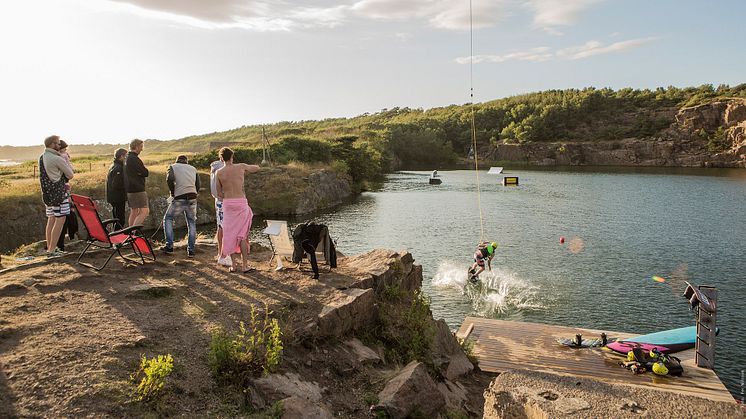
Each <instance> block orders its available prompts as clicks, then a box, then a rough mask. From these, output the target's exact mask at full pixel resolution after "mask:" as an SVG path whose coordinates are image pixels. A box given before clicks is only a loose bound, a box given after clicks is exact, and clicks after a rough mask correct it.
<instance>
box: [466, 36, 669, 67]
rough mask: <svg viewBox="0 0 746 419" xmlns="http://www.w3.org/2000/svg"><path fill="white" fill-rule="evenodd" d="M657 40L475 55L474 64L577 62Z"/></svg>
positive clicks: (593, 43) (590, 42) (467, 58)
mask: <svg viewBox="0 0 746 419" xmlns="http://www.w3.org/2000/svg"><path fill="white" fill-rule="evenodd" d="M657 39H658V38H652V37H651V38H639V39H630V40H627V41H621V42H614V43H613V44H609V45H604V44H602V43H601V42H599V41H588V42H586V43H585V44H583V45H579V46H574V47H568V48H562V49H558V50H556V51H552V50H551V48H549V47H537V48H531V49H529V50H526V51H518V52H511V53H509V54H505V55H475V56H474V63H475V64H478V63H485V62H488V63H503V62H506V61H531V62H542V61H549V60H554V59H562V60H579V59H582V58H588V57H592V56H594V55H600V54H609V53H613V52H620V51H625V50H628V49H633V48H637V47H640V46H642V45H645V44H649V43H651V42H653V41H655V40H657ZM470 61H471V60H470V57H468V56H467V57H458V58H456V62H457V63H459V64H469V63H470Z"/></svg>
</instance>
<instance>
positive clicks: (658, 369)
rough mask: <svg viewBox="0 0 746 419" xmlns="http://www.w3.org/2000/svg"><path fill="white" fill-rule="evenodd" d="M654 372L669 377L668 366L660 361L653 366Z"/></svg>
mask: <svg viewBox="0 0 746 419" xmlns="http://www.w3.org/2000/svg"><path fill="white" fill-rule="evenodd" d="M653 372H654V373H655V374H658V375H667V374H668V368H666V364H664V363H662V362H660V361H658V362H656V363H655V364H653Z"/></svg>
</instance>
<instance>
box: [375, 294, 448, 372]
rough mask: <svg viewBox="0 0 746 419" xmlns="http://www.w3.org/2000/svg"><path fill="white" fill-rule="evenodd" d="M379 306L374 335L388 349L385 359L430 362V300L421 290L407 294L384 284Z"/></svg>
mask: <svg viewBox="0 0 746 419" xmlns="http://www.w3.org/2000/svg"><path fill="white" fill-rule="evenodd" d="M408 300H409V301H408ZM402 305H404V306H405V307H404V309H402ZM380 307H381V309H380V313H381V325H380V330H379V331H378V336H377V338H378V340H380V341H381V342H382V343H383V344H384V347H385V348H387V349H386V358H387V359H388V360H391V361H393V362H397V363H400V364H407V363H409V362H410V361H413V360H418V361H420V362H424V363H425V364H427V365H430V364H432V360H431V357H430V355H431V347H432V343H433V337H434V335H435V331H434V330H433V327H432V315H431V313H430V299H429V298H428V297H427V296H426V295H425V294H423V293H422V292H420V291H417V292H415V293H409V292H406V291H403V290H401V289H400V288H399V287H398V286H394V287H386V288H385V289H384V292H383V295H382V298H381V305H380Z"/></svg>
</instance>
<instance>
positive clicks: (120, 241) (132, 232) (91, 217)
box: [70, 194, 155, 271]
mask: <svg viewBox="0 0 746 419" xmlns="http://www.w3.org/2000/svg"><path fill="white" fill-rule="evenodd" d="M70 197H71V198H72V201H73V205H75V209H76V210H77V211H78V216H80V219H81V221H83V225H84V226H85V229H86V231H88V239H87V240H86V241H87V242H88V244H87V245H86V247H85V249H83V253H81V254H80V256H79V257H78V263H79V264H81V265H83V266H87V267H89V268H92V269H95V270H97V271H100V270H102V269H104V268H105V267H106V265H107V264H108V263H109V261H110V260H111V258H112V257H114V254H115V253H117V254H119V257H121V258H122V259H125V260H128V261H130V262H137V263H140V264H145V256H147V257H148V258H149V259H152V260H155V253H153V248H152V246H150V242H149V241H148V239H147V238H146V237H145V236H143V235H142V233H141V232H140V230H142V226H141V225H136V226H129V227H127V228H123V229H120V230H115V231H111V232H109V231H108V230H107V227H108V226H113V225H114V223H116V222H117V221H118V220H117V219H116V218H113V219H110V220H104V221H101V217H99V215H98V210H97V209H96V203H95V202H93V200H92V199H91V198H89V197H87V196H82V195H75V194H71V195H70ZM91 246H94V247H97V248H100V249H111V254H110V255H109V257H108V258H107V259H106V262H104V264H103V265H101V266H99V267H96V266H94V265H92V264H90V263H85V262H81V261H80V260H81V259H82V258H83V255H85V254H86V252H87V251H88V249H89V248H90V247H91ZM127 246H129V247H131V248H132V250H133V252H134V256H135V258H132V257H128V256H125V255H123V254H122V248H124V247H127ZM138 258H139V260H138Z"/></svg>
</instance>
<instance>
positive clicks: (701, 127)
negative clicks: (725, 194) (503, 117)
mask: <svg viewBox="0 0 746 419" xmlns="http://www.w3.org/2000/svg"><path fill="white" fill-rule="evenodd" d="M720 135H723V136H724V137H725V140H726V142H727V144H729V147H728V149H727V150H726V151H724V152H713V151H711V150H710V149H709V148H708V142H709V141H710V139H711V138H713V137H716V136H720ZM480 154H483V158H485V159H488V160H493V161H511V162H520V163H524V164H529V165H536V166H555V165H557V166H583V165H586V166H667V167H746V101H745V100H742V99H732V100H727V101H719V102H713V103H708V104H703V105H699V106H693V107H688V108H682V109H680V110H679V111H678V113H676V115H675V121H674V122H673V123H672V124H671V126H670V127H668V128H667V129H665V130H663V131H661V132H660V133H658V134H657V135H656V136H654V137H647V138H623V139H618V140H611V141H594V142H561V143H560V142H555V143H547V142H533V143H526V144H497V145H495V146H492V147H490V148H489V149H488V150H485V151H480Z"/></svg>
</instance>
